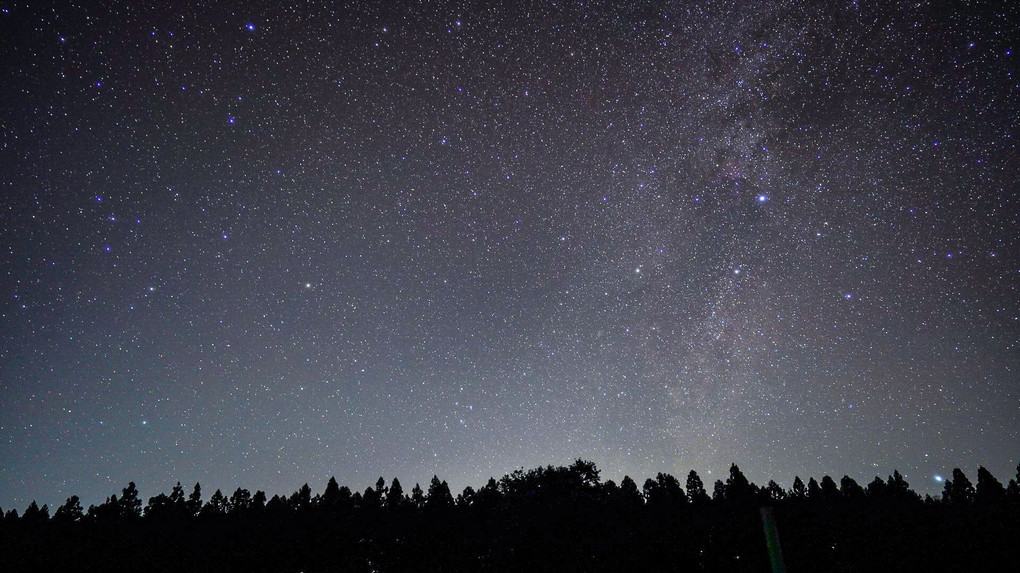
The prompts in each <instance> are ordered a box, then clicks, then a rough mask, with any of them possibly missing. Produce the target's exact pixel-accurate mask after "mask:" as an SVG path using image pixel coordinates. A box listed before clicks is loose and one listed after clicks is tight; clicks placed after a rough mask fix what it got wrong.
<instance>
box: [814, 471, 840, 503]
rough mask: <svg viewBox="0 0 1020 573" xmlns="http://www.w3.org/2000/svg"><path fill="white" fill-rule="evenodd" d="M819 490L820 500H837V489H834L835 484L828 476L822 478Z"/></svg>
mask: <svg viewBox="0 0 1020 573" xmlns="http://www.w3.org/2000/svg"><path fill="white" fill-rule="evenodd" d="M819 490H820V492H821V495H822V499H824V500H826V501H835V500H836V499H839V488H838V487H836V482H835V481H833V479H832V478H831V477H829V476H822V483H821V484H820V486H819Z"/></svg>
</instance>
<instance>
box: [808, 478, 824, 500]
mask: <svg viewBox="0 0 1020 573" xmlns="http://www.w3.org/2000/svg"><path fill="white" fill-rule="evenodd" d="M807 496H808V499H810V500H811V501H820V500H821V499H822V488H821V487H820V486H819V485H818V482H817V481H815V478H813V477H809V478H808V480H807Z"/></svg>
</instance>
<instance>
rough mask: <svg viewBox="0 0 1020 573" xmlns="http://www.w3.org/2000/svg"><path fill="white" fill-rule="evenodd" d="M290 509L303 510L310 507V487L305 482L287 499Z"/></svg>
mask: <svg viewBox="0 0 1020 573" xmlns="http://www.w3.org/2000/svg"><path fill="white" fill-rule="evenodd" d="M287 501H288V505H289V506H290V508H291V509H294V510H297V511H304V510H306V509H309V508H311V507H312V488H311V487H309V486H308V484H307V483H305V485H303V486H301V487H300V488H299V489H298V490H297V491H296V492H294V493H293V494H291V496H290V499H289V500H287Z"/></svg>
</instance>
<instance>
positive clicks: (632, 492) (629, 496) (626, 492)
mask: <svg viewBox="0 0 1020 573" xmlns="http://www.w3.org/2000/svg"><path fill="white" fill-rule="evenodd" d="M619 496H620V500H621V501H623V503H624V504H626V505H629V506H639V505H641V503H642V499H641V492H639V491H638V488H637V484H636V483H634V480H632V479H631V478H630V476H623V479H622V480H620V491H619Z"/></svg>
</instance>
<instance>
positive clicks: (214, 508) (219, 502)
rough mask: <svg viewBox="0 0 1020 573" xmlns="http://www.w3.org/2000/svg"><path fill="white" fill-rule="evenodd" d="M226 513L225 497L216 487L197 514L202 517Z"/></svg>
mask: <svg viewBox="0 0 1020 573" xmlns="http://www.w3.org/2000/svg"><path fill="white" fill-rule="evenodd" d="M226 513H227V499H226V498H225V497H224V496H223V492H222V491H220V490H218V489H217V490H216V491H214V492H213V494H212V497H210V498H209V501H208V502H206V504H205V505H204V506H202V509H201V510H200V511H199V515H201V516H203V517H215V516H220V515H225V514H226Z"/></svg>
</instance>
